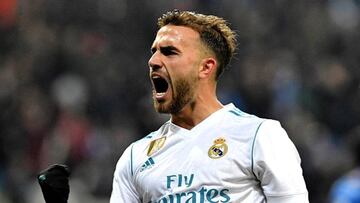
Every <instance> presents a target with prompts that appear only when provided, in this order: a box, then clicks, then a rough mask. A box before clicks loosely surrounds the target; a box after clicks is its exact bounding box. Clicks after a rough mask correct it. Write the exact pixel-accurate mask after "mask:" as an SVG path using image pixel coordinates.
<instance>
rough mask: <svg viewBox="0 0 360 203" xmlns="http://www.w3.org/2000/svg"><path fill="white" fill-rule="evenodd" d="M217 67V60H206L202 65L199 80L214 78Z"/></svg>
mask: <svg viewBox="0 0 360 203" xmlns="http://www.w3.org/2000/svg"><path fill="white" fill-rule="evenodd" d="M216 67H217V63H216V59H214V58H212V57H210V58H204V59H203V60H202V61H201V64H200V68H199V78H210V77H212V76H213V75H214V74H215V72H216Z"/></svg>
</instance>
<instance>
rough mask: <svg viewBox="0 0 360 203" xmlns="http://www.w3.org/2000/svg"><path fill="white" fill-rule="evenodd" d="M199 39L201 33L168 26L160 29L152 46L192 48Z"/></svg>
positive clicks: (185, 28) (182, 27)
mask: <svg viewBox="0 0 360 203" xmlns="http://www.w3.org/2000/svg"><path fill="white" fill-rule="evenodd" d="M199 38H200V35H199V33H198V32H197V31H195V30H193V29H191V28H189V27H186V26H177V25H166V26H164V27H162V28H160V29H159V31H158V32H157V34H156V38H155V40H154V43H153V45H152V46H153V47H154V46H156V45H159V46H170V45H171V46H176V45H178V46H182V45H183V46H190V45H193V44H194V42H198V41H199Z"/></svg>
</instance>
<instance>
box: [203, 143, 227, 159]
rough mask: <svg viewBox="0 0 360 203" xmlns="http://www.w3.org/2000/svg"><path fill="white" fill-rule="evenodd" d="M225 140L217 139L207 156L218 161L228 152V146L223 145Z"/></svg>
mask: <svg viewBox="0 0 360 203" xmlns="http://www.w3.org/2000/svg"><path fill="white" fill-rule="evenodd" d="M225 142H226V140H225V138H218V139H216V140H215V141H214V144H213V145H212V146H211V147H210V148H209V151H208V155H209V157H210V158H212V159H218V158H221V157H223V156H225V154H226V153H227V151H228V146H227V144H226V143H225Z"/></svg>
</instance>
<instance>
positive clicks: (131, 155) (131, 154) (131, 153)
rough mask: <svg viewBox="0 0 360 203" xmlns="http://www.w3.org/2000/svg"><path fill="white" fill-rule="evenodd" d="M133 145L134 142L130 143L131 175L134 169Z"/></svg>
mask: <svg viewBox="0 0 360 203" xmlns="http://www.w3.org/2000/svg"><path fill="white" fill-rule="evenodd" d="M133 147H134V144H133V145H131V151H130V167H131V168H130V169H131V175H132V176H133V175H134V171H133Z"/></svg>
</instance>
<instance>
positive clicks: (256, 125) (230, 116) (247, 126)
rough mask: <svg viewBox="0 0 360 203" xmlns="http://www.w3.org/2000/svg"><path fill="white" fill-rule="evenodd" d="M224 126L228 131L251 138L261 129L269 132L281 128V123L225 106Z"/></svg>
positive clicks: (232, 106)
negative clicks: (239, 132) (240, 133)
mask: <svg viewBox="0 0 360 203" xmlns="http://www.w3.org/2000/svg"><path fill="white" fill-rule="evenodd" d="M223 126H224V128H226V129H233V130H235V131H241V132H242V135H244V134H248V135H249V136H251V137H255V136H256V134H257V133H259V131H260V129H261V130H264V129H266V131H268V130H273V129H274V130H275V129H279V128H281V125H280V123H279V121H276V120H272V119H267V118H260V117H258V116H256V115H253V114H249V113H246V112H244V111H241V110H240V109H238V108H236V107H235V106H234V105H232V104H230V105H227V106H225V109H224V116H223ZM245 132H246V133H245Z"/></svg>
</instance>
